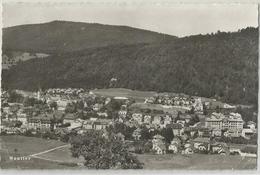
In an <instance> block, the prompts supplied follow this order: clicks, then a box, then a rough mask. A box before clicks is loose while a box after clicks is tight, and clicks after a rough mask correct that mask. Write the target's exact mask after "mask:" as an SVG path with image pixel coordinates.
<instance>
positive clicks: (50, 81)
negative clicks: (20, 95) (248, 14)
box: [2, 27, 258, 105]
mask: <svg viewBox="0 0 260 175" xmlns="http://www.w3.org/2000/svg"><path fill="white" fill-rule="evenodd" d="M112 78H116V79H117V82H116V83H114V84H113V87H122V88H129V89H137V90H153V91H157V92H177V93H186V94H189V95H198V96H203V97H213V98H219V99H221V100H223V101H225V102H229V103H235V104H254V105H256V104H257V94H258V28H252V27H248V28H246V29H241V30H239V31H237V32H220V31H218V32H217V33H212V34H207V35H195V36H188V37H184V38H178V39H176V38H175V39H173V40H170V39H169V40H164V41H160V42H152V43H137V44H129V43H126V44H115V45H109V46H104V47H95V48H86V49H82V50H72V51H70V52H60V53H54V54H52V55H51V56H49V57H47V58H39V59H32V60H28V61H25V62H20V63H19V64H18V65H16V66H14V67H12V68H11V69H9V70H4V71H3V72H2V86H3V87H4V88H5V89H24V90H37V89H38V88H42V89H46V88H54V87H55V88H58V87H60V88H66V87H82V88H86V89H93V88H108V87H110V86H111V83H110V80H111V79H112Z"/></svg>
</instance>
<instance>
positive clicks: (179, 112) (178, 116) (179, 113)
mask: <svg viewBox="0 0 260 175" xmlns="http://www.w3.org/2000/svg"><path fill="white" fill-rule="evenodd" d="M181 114H182V113H181V111H178V114H177V117H176V118H175V120H174V122H175V123H176V122H177V121H178V120H180V119H181V117H180V115H181Z"/></svg>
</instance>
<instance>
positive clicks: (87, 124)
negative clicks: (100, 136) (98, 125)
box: [82, 120, 94, 129]
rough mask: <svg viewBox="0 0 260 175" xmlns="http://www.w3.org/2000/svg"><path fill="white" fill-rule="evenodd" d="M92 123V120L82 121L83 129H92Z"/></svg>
mask: <svg viewBox="0 0 260 175" xmlns="http://www.w3.org/2000/svg"><path fill="white" fill-rule="evenodd" d="M93 123H94V121H91V120H86V121H84V122H83V126H82V127H83V128H84V129H94V126H93Z"/></svg>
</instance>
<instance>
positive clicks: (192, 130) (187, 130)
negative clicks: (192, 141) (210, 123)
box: [184, 127, 199, 137]
mask: <svg viewBox="0 0 260 175" xmlns="http://www.w3.org/2000/svg"><path fill="white" fill-rule="evenodd" d="M198 130H199V129H198V128H197V127H185V128H184V132H185V133H188V134H189V135H190V137H194V136H195V134H196V133H197V132H198Z"/></svg>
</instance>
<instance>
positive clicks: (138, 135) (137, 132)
mask: <svg viewBox="0 0 260 175" xmlns="http://www.w3.org/2000/svg"><path fill="white" fill-rule="evenodd" d="M132 136H133V138H134V139H135V140H140V138H141V129H140V128H137V129H136V130H134V132H133V134H132Z"/></svg>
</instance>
